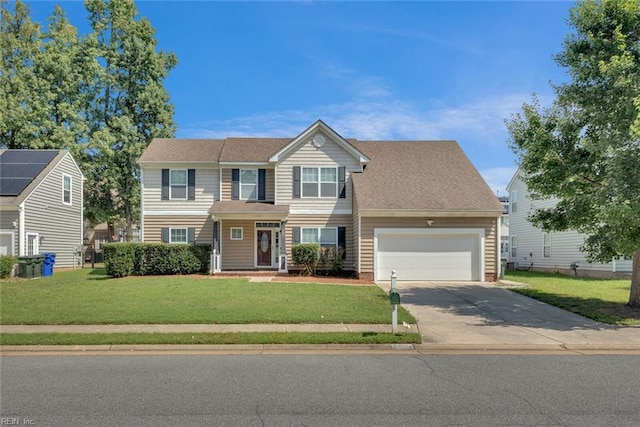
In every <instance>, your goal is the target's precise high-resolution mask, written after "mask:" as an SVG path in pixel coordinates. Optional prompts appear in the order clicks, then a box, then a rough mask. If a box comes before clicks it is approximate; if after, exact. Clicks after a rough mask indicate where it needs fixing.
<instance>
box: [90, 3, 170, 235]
mask: <svg viewBox="0 0 640 427" xmlns="http://www.w3.org/2000/svg"><path fill="white" fill-rule="evenodd" d="M85 6H86V8H87V11H88V12H89V22H90V24H91V27H92V29H93V34H92V36H91V40H92V42H93V46H92V48H93V49H95V51H96V52H97V57H98V61H99V63H100V65H101V71H100V73H99V75H98V78H97V79H96V85H95V94H96V96H95V98H94V99H93V101H92V102H91V107H90V111H89V126H90V133H89V135H90V136H89V138H90V146H91V148H92V150H93V154H94V159H93V163H92V164H93V168H92V170H91V172H90V173H91V175H92V179H90V183H89V185H88V187H89V194H88V197H87V198H88V200H89V206H88V209H89V212H88V215H89V216H91V217H92V219H93V220H94V221H98V220H109V221H110V222H112V223H113V222H120V221H121V222H123V223H124V225H126V227H127V234H129V233H130V232H131V225H132V222H133V221H134V219H137V218H138V217H139V203H140V187H139V167H138V164H137V159H138V157H140V155H141V154H142V152H143V151H144V149H145V148H146V147H147V145H149V143H150V142H151V140H152V139H153V138H155V137H172V136H173V135H174V132H175V125H174V122H173V105H172V104H171V103H170V101H169V95H168V93H167V91H166V90H165V88H164V86H163V81H164V79H165V78H166V77H167V75H168V73H169V71H170V70H171V69H172V68H173V67H174V66H175V65H176V63H177V60H176V57H175V55H173V54H171V53H165V52H157V51H156V39H155V38H154V36H155V30H154V29H153V27H152V26H151V23H150V22H149V21H148V20H147V19H145V18H139V17H138V10H137V8H136V6H135V4H134V2H133V1H132V0H110V1H108V0H87V1H86V2H85Z"/></svg>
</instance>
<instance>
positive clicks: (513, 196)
mask: <svg viewBox="0 0 640 427" xmlns="http://www.w3.org/2000/svg"><path fill="white" fill-rule="evenodd" d="M509 202H510V203H511V213H516V212H518V190H513V191H512V192H511V193H510V194H509Z"/></svg>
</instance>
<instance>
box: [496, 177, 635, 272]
mask: <svg viewBox="0 0 640 427" xmlns="http://www.w3.org/2000/svg"><path fill="white" fill-rule="evenodd" d="M509 191H510V192H513V191H517V192H518V211H517V212H515V213H510V214H509V235H510V236H517V238H518V248H517V253H516V257H511V256H510V257H509V260H510V261H514V262H517V263H518V266H519V267H528V266H529V265H531V262H532V261H533V268H534V269H543V270H550V271H555V270H559V271H561V272H564V273H572V272H571V271H570V270H569V268H570V266H571V263H572V262H578V265H579V268H578V275H579V274H580V271H584V272H613V270H614V265H613V263H606V264H602V263H589V262H588V261H587V258H586V254H584V253H583V252H580V249H579V248H580V246H581V245H582V244H583V243H584V239H585V238H586V235H584V234H581V233H578V232H577V231H562V232H551V233H550V235H551V256H550V257H548V258H545V257H544V256H543V255H544V253H543V231H542V229H540V228H537V227H534V226H533V224H531V222H529V221H528V220H527V217H528V216H529V214H531V213H533V212H534V211H535V210H536V209H545V208H551V207H553V206H555V205H556V203H557V200H555V199H549V200H531V198H530V196H529V191H528V189H527V186H526V185H525V183H524V182H523V181H522V180H521V179H520V178H519V177H518V178H515V179H514V180H513V181H512V182H511V185H510V187H509ZM509 252H511V251H509ZM615 264H616V265H615V270H616V272H618V273H630V272H631V269H632V260H616V263H615Z"/></svg>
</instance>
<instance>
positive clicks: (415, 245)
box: [375, 229, 481, 281]
mask: <svg viewBox="0 0 640 427" xmlns="http://www.w3.org/2000/svg"><path fill="white" fill-rule="evenodd" d="M480 245H481V236H480V235H479V234H461V233H455V234H436V233H435V232H425V230H424V229H420V230H415V231H414V232H411V231H405V232H404V233H400V234H396V233H379V234H378V236H377V248H376V254H375V262H376V265H375V268H376V280H388V279H389V277H390V276H391V270H395V271H396V274H397V276H398V280H464V281H467V280H480V264H481V249H480V248H481V246H480Z"/></svg>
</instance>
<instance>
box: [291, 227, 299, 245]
mask: <svg viewBox="0 0 640 427" xmlns="http://www.w3.org/2000/svg"><path fill="white" fill-rule="evenodd" d="M292 230H293V244H294V245H297V244H298V243H300V227H293V228H292Z"/></svg>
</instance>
